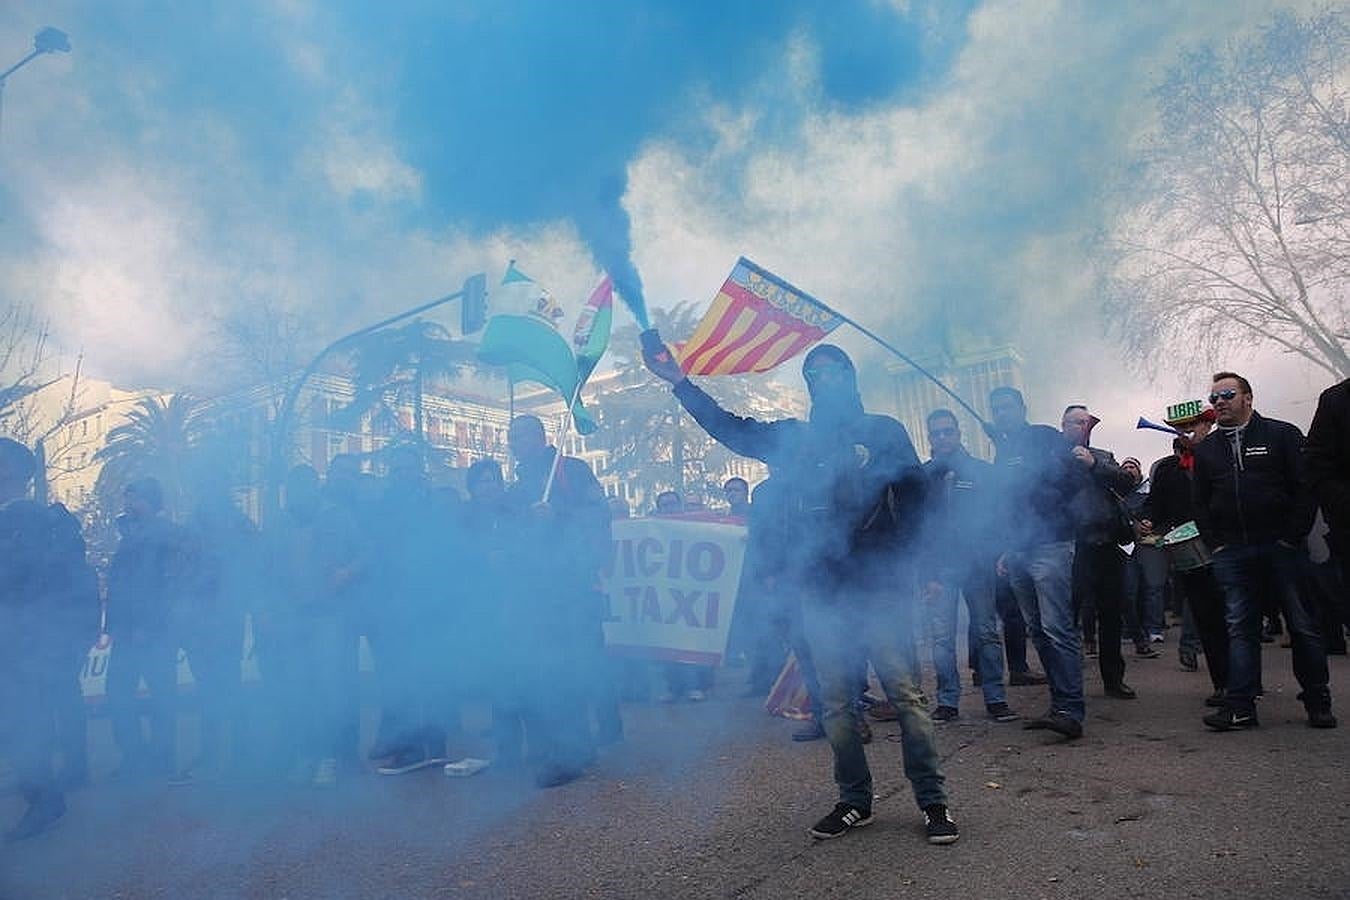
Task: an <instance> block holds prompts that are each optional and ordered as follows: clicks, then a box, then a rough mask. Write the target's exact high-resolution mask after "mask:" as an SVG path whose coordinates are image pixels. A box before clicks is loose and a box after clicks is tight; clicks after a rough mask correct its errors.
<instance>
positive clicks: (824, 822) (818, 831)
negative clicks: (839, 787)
mask: <svg viewBox="0 0 1350 900" xmlns="http://www.w3.org/2000/svg"><path fill="white" fill-rule="evenodd" d="M871 824H872V811H871V810H870V809H859V808H858V807H856V806H850V805H849V804H847V803H836V804H835V805H834V809H832V810H831V811H830V814H829V815H828V816H826V817H825V818H823V819H821V820H820V821H819V822H817V823H816V824H814V825H812V826H811V827H810V828H809V829H808V830H807V834H809V835H811V837H813V838H816V839H817V840H821V841H827V840H829V839H830V838H837V837H839V836H840V835H842V834H843V833H844V832H846V831H848V830H849V829H850V828H862V827H863V826H864V825H871Z"/></svg>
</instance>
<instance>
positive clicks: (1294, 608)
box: [1213, 544, 1331, 711]
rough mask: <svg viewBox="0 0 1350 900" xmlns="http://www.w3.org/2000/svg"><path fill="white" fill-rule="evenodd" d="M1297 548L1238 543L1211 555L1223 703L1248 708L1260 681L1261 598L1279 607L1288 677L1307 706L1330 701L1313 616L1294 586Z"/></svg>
mask: <svg viewBox="0 0 1350 900" xmlns="http://www.w3.org/2000/svg"><path fill="white" fill-rule="evenodd" d="M1297 553H1298V551H1296V550H1295V549H1293V548H1292V547H1285V546H1282V545H1280V544H1244V545H1232V546H1228V547H1223V548H1220V549H1219V550H1217V551H1215V552H1214V554H1213V560H1214V562H1213V566H1214V577H1215V578H1217V579H1218V581H1219V586H1220V587H1222V588H1223V593H1224V614H1225V618H1226V620H1227V623H1228V650H1229V653H1228V702H1229V704H1230V705H1231V706H1232V707H1233V708H1234V709H1237V710H1241V711H1250V710H1251V709H1253V707H1254V704H1255V702H1256V694H1257V692H1258V691H1259V690H1260V686H1261V616H1262V612H1263V611H1264V609H1265V601H1266V598H1267V597H1272V598H1274V599H1275V601H1276V602H1277V603H1278V604H1279V607H1280V609H1281V610H1283V612H1284V622H1285V627H1286V628H1287V629H1288V634H1289V640H1290V643H1291V644H1292V645H1293V651H1294V652H1293V657H1294V677H1295V678H1297V679H1298V684H1299V687H1300V688H1302V690H1303V701H1304V703H1305V704H1307V705H1309V706H1314V705H1324V704H1329V703H1330V702H1331V694H1330V692H1329V691H1328V689H1327V680H1328V674H1327V654H1326V647H1325V646H1324V645H1323V643H1322V635H1321V633H1320V632H1319V631H1318V628H1317V621H1316V619H1314V618H1313V615H1312V613H1311V611H1310V610H1309V609H1308V607H1307V605H1306V604H1305V603H1304V599H1303V596H1302V594H1301V593H1300V592H1299V589H1298V557H1297V555H1296V554H1297Z"/></svg>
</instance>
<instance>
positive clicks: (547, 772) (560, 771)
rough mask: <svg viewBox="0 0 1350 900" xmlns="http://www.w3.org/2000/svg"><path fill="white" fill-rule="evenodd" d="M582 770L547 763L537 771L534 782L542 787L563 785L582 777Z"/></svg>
mask: <svg viewBox="0 0 1350 900" xmlns="http://www.w3.org/2000/svg"><path fill="white" fill-rule="evenodd" d="M581 774H582V773H581V770H580V769H575V768H572V767H571V766H561V765H556V764H555V765H547V766H544V767H543V768H541V769H540V770H539V771H538V772H536V773H535V776H534V783H535V785H537V786H538V787H541V788H555V787H562V786H563V785H564V784H570V783H571V782H573V781H576V780H577V779H578V778H580V777H581Z"/></svg>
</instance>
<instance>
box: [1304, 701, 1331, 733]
mask: <svg viewBox="0 0 1350 900" xmlns="http://www.w3.org/2000/svg"><path fill="white" fill-rule="evenodd" d="M1308 727H1309V728H1335V727H1336V717H1335V716H1333V715H1332V714H1331V707H1330V706H1312V707H1309V708H1308Z"/></svg>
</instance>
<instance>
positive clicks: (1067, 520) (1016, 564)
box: [989, 387, 1091, 740]
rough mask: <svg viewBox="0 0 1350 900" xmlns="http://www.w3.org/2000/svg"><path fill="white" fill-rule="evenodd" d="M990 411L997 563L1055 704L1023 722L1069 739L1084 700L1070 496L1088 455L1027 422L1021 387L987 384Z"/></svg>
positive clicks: (1082, 477)
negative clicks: (998, 501) (999, 510)
mask: <svg viewBox="0 0 1350 900" xmlns="http://www.w3.org/2000/svg"><path fill="white" fill-rule="evenodd" d="M989 412H990V416H991V417H992V419H993V423H992V424H993V427H992V432H993V434H992V435H991V436H992V437H993V438H994V445H995V447H997V452H996V454H995V457H994V467H995V469H996V470H997V471H998V475H999V479H1000V486H1001V490H1002V494H1003V496H1002V500H1003V510H1004V514H1005V516H1006V521H1005V526H1004V527H1005V532H1004V536H1003V541H1004V547H1005V548H1006V549H1005V552H1004V553H1003V555H1002V556H1000V557H999V559H998V565H997V569H998V572H999V574H1000V575H1007V576H1008V583H1009V586H1010V587H1011V588H1012V591H1013V594H1015V595H1016V597H1017V604H1018V607H1019V608H1020V609H1021V610H1022V618H1023V619H1025V620H1026V623H1027V630H1028V632H1029V633H1030V634H1031V640H1032V643H1033V644H1035V645H1036V650H1037V652H1038V653H1039V654H1040V657H1041V664H1042V665H1044V666H1045V675H1046V679H1047V680H1048V681H1049V683H1050V708H1049V709H1048V710H1046V713H1045V714H1044V715H1042V716H1038V717H1037V718H1035V719H1032V720H1030V721H1028V722H1027V723H1026V725H1024V726H1023V727H1025V728H1027V729H1047V730H1050V731H1054V732H1056V733H1058V734H1061V735H1063V736H1064V737H1066V738H1069V739H1070V740H1072V739H1074V738H1079V737H1082V735H1083V718H1084V716H1085V715H1086V706H1085V704H1084V702H1083V660H1082V641H1081V639H1080V638H1079V635H1078V628H1077V627H1076V626H1075V625H1074V621H1073V556H1074V530H1075V527H1074V521H1073V517H1072V515H1071V513H1070V502H1071V501H1072V499H1073V497H1074V495H1075V494H1077V493H1078V491H1079V490H1080V489H1081V488H1082V487H1083V486H1084V485H1085V484H1086V483H1087V478H1088V475H1087V471H1088V465H1089V463H1087V462H1085V461H1084V460H1083V459H1082V454H1077V453H1075V452H1074V451H1073V450H1071V449H1070V447H1069V445H1068V444H1067V443H1066V442H1065V441H1064V438H1063V437H1062V436H1061V434H1060V432H1059V431H1058V430H1057V429H1054V428H1051V427H1050V426H1049V425H1031V424H1029V423H1028V422H1027V406H1026V401H1025V400H1023V399H1022V393H1021V392H1020V391H1018V390H1017V389H1016V388H1012V387H998V388H994V390H992V391H990V392H989ZM1075 449H1076V450H1082V451H1083V452H1084V453H1086V452H1087V448H1085V447H1080V448H1075ZM1087 458H1088V459H1089V460H1090V459H1091V455H1090V454H1089V455H1088V457H1087Z"/></svg>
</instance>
